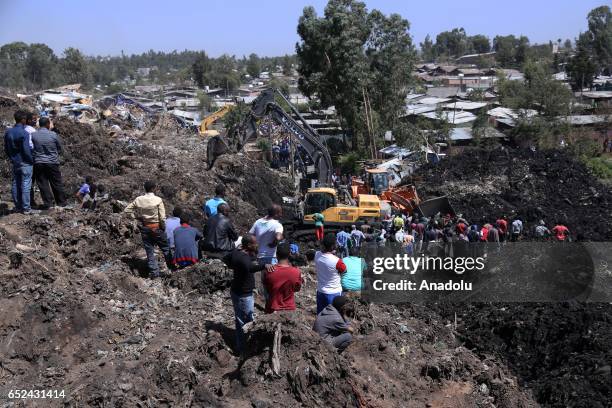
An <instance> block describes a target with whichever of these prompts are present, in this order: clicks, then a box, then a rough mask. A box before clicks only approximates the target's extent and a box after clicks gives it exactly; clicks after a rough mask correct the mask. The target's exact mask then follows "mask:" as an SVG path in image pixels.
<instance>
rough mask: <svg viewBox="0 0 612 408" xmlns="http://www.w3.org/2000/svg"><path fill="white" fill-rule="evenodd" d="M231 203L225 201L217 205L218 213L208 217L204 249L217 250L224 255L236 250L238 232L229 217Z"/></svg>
mask: <svg viewBox="0 0 612 408" xmlns="http://www.w3.org/2000/svg"><path fill="white" fill-rule="evenodd" d="M229 210H230V208H229V205H227V204H225V203H223V204H220V205H219V206H218V207H217V213H216V214H215V215H213V216H212V217H210V218H209V219H208V223H207V224H206V238H205V239H204V243H203V246H204V250H205V251H211V252H217V253H219V254H220V255H221V256H222V257H224V256H225V255H227V254H229V253H230V252H231V251H233V250H234V248H235V245H234V242H235V241H236V240H237V239H238V234H237V233H236V231H235V230H234V226H233V225H232V222H231V220H230V219H229Z"/></svg>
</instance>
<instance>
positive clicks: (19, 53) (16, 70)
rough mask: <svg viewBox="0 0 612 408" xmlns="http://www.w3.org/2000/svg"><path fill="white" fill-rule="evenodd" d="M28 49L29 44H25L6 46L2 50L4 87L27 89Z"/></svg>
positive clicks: (0, 65)
mask: <svg viewBox="0 0 612 408" xmlns="http://www.w3.org/2000/svg"><path fill="white" fill-rule="evenodd" d="M28 49H29V46H28V44H26V43H24V42H13V43H10V44H5V45H3V46H2V48H0V74H1V75H0V81H2V85H3V86H7V87H9V88H13V89H25V87H26V78H25V67H26V60H27V58H28Z"/></svg>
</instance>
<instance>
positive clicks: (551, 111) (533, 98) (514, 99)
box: [498, 61, 572, 118]
mask: <svg viewBox="0 0 612 408" xmlns="http://www.w3.org/2000/svg"><path fill="white" fill-rule="evenodd" d="M524 71H525V82H524V83H521V82H518V81H508V80H506V79H503V78H501V79H500V81H499V83H498V90H499V94H500V101H501V103H502V104H503V105H504V106H508V107H509V108H513V109H520V110H526V109H535V110H536V111H538V112H539V113H540V114H541V115H543V116H545V117H547V118H555V117H557V116H562V115H567V114H568V113H569V107H570V103H571V99H572V93H571V92H570V90H569V89H567V88H566V87H565V86H564V85H563V84H561V83H559V82H558V81H555V80H554V79H553V78H552V77H551V72H550V71H549V70H548V69H547V67H546V65H545V64H543V63H535V62H533V61H529V62H528V63H527V64H525V67H524Z"/></svg>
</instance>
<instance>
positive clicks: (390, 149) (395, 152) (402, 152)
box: [379, 144, 412, 157]
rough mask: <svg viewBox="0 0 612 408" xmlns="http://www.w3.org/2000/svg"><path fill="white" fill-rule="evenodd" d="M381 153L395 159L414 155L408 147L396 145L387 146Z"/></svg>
mask: <svg viewBox="0 0 612 408" xmlns="http://www.w3.org/2000/svg"><path fill="white" fill-rule="evenodd" d="M379 152H380V153H382V154H384V155H387V156H393V157H399V156H402V157H403V156H408V155H409V154H410V153H412V152H411V151H410V149H408V148H406V147H400V146H398V145H396V144H393V145H391V146H387V147H385V148H384V149H380V150H379Z"/></svg>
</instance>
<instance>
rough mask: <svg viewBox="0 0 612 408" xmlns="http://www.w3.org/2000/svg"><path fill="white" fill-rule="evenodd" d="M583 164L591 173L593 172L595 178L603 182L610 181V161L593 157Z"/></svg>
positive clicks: (611, 162)
mask: <svg viewBox="0 0 612 408" xmlns="http://www.w3.org/2000/svg"><path fill="white" fill-rule="evenodd" d="M585 164H586V165H587V167H588V168H589V169H590V170H591V172H593V174H594V175H595V177H597V178H599V179H603V180H612V159H610V158H605V157H593V158H591V159H588V160H586V162H585Z"/></svg>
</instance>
